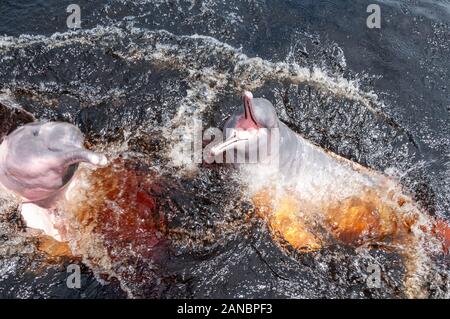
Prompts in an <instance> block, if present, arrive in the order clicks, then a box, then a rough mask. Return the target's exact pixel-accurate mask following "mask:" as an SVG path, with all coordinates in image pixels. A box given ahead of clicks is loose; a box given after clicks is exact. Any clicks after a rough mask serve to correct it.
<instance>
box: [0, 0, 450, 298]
mask: <svg viewBox="0 0 450 319" xmlns="http://www.w3.org/2000/svg"><path fill="white" fill-rule="evenodd" d="M72 2H73V1H65V0H64V1H60V0H58V1H56V0H51V1H43V0H39V1H32V2H31V1H9V0H8V1H2V3H1V4H0V34H4V35H7V36H13V37H18V36H20V35H23V34H28V35H35V36H36V35H43V36H45V37H44V38H33V40H32V41H30V40H26V39H24V40H23V42H21V43H19V42H17V43H15V44H13V45H5V44H4V43H5V42H3V41H5V40H8V39H7V38H4V39H3V41H1V42H0V58H1V60H2V67H1V68H0V85H1V88H2V89H3V90H6V89H9V92H10V95H12V96H13V97H14V98H15V99H16V100H17V101H18V102H19V103H20V104H21V105H23V107H24V108H25V109H26V110H27V111H28V112H30V113H31V114H33V115H34V116H35V117H36V118H38V119H47V120H64V121H69V122H72V123H74V124H77V125H78V126H79V127H80V128H81V129H82V130H83V132H84V133H85V134H86V135H87V136H88V140H89V143H91V144H92V145H96V144H100V147H104V148H117V149H118V150H117V152H116V153H115V154H117V153H123V152H133V153H134V154H139V155H140V156H145V157H146V159H147V160H150V161H152V162H153V163H154V165H155V167H163V168H164V169H162V170H161V174H162V175H163V176H164V177H165V178H167V179H168V180H170V185H172V186H171V188H170V191H168V192H167V197H170V200H171V201H172V202H173V207H172V208H171V211H170V214H172V216H173V218H171V219H170V222H169V224H168V231H167V236H168V237H169V239H170V240H169V243H170V244H169V246H168V247H166V248H165V249H166V253H167V255H166V257H165V259H164V260H163V261H158V262H157V263H156V265H155V264H152V267H156V269H157V271H156V273H159V274H161V277H164V278H171V280H170V281H166V282H165V284H166V285H167V286H166V287H165V289H162V291H160V292H159V295H158V296H159V297H168V298H176V297H231V298H233V297H276V298H283V297H354V298H364V297H366V298H383V297H403V296H404V292H403V290H402V276H403V273H404V271H405V270H404V266H403V264H402V260H401V256H399V254H398V253H396V252H384V251H381V250H380V251H378V250H373V251H370V252H366V253H363V254H361V253H359V252H356V251H355V250H354V249H351V248H349V247H342V246H340V245H336V246H333V247H330V248H329V249H327V250H326V251H321V252H319V253H314V254H306V255H298V254H296V253H295V252H285V251H283V250H281V249H280V248H279V246H278V245H277V244H276V243H275V242H274V241H273V240H272V238H271V237H270V234H269V232H268V231H267V229H266V228H265V226H264V225H263V223H262V222H261V221H258V220H257V219H255V218H251V216H248V214H247V211H248V210H249V204H248V203H247V202H245V201H242V200H241V195H240V194H239V192H237V191H236V190H237V189H238V188H239V185H238V184H237V182H236V181H234V180H233V179H230V176H232V175H233V170H232V169H231V168H229V167H224V166H217V165H216V166H210V165H202V166H201V167H200V169H199V171H198V172H197V174H196V175H194V176H193V177H192V176H179V174H178V173H179V172H178V170H177V169H176V168H172V167H170V166H168V165H167V158H166V154H165V153H164V152H165V150H167V149H168V148H170V147H171V146H172V144H173V143H174V141H172V140H171V139H167V137H166V136H164V132H165V131H164V129H161V127H162V128H174V127H177V126H178V125H181V124H183V123H181V124H180V123H178V122H173V121H172V119H173V118H174V117H175V116H176V114H177V111H178V108H179V107H180V105H188V109H187V111H186V114H185V115H186V117H191V116H193V114H194V113H195V110H196V109H197V108H200V107H205V109H204V110H203V111H202V112H201V119H202V120H203V121H204V124H205V125H211V126H221V125H222V123H223V121H224V119H225V118H226V116H227V115H228V114H230V112H231V111H233V110H234V108H235V107H236V106H237V105H238V103H239V97H238V94H239V92H240V91H241V90H242V89H243V88H248V87H249V86H250V87H251V83H257V84H254V94H255V96H264V97H266V98H268V99H270V100H271V101H273V102H274V104H275V106H276V108H277V110H278V112H279V114H280V115H281V117H282V119H283V120H284V121H285V122H287V123H288V125H289V126H290V127H292V128H293V129H294V130H296V131H297V132H299V133H302V134H303V135H305V136H306V137H308V138H309V139H310V140H312V141H313V142H315V143H317V144H319V145H321V146H322V147H325V148H327V149H330V150H332V151H334V152H336V153H338V154H340V155H343V156H345V157H347V158H350V159H352V160H355V161H357V162H360V163H362V164H365V165H368V166H370V167H373V168H375V169H379V170H386V169H392V168H395V169H396V170H398V171H399V172H401V174H400V175H401V177H402V182H403V183H404V184H405V185H406V186H407V187H408V188H409V189H410V190H411V192H412V193H413V194H414V195H415V197H416V199H417V200H419V201H420V202H421V203H422V204H423V205H424V206H425V207H426V208H427V209H428V211H430V212H431V213H433V214H436V215H439V216H442V217H444V218H447V219H448V218H449V215H448V213H449V208H450V204H449V198H450V196H449V194H450V181H449V178H450V175H449V159H448V150H449V146H450V145H449V143H450V140H449V138H448V136H450V135H449V134H450V115H449V107H450V104H449V101H450V88H449V87H448V83H449V82H450V81H449V80H450V75H449V71H448V69H449V65H450V58H449V57H450V47H449V46H450V44H449V39H450V2H448V1H436V2H434V1H380V2H378V3H380V5H381V7H382V19H383V20H382V28H381V29H380V30H374V29H373V30H371V29H368V28H367V27H366V26H365V20H366V17H367V15H368V14H367V13H366V7H367V5H368V4H369V3H371V1H358V2H357V3H355V2H354V1H313V0H311V1H245V2H242V1H200V0H195V1H194V0H193V1H181V0H180V1H162V0H161V1H159V0H158V1H141V0H136V1H119V0H110V1H104V2H103V3H101V2H100V1H95V2H93V1H77V4H79V5H80V7H81V9H82V30H84V31H86V30H87V31H86V32H85V33H83V32H84V31H81V32H79V33H76V34H73V35H68V36H67V37H65V36H61V38H48V37H49V36H51V35H52V34H53V33H55V32H66V31H67V28H66V25H65V23H66V17H67V13H66V12H65V10H66V7H67V5H68V4H71V3H72ZM97 26H100V27H99V28H98V29H97V31H95V32H94V31H89V30H91V29H93V28H95V27H97ZM108 26H109V28H106V27H108ZM159 30H166V31H168V33H167V32H160V31H159ZM194 34H199V35H207V36H211V37H213V38H215V39H216V40H217V41H218V42H217V43H215V42H213V40H211V39H209V40H205V39H201V38H195V37H189V36H191V35H194ZM183 36H186V37H183ZM67 38H68V39H76V41H74V42H70V41H66V40H65V39H67ZM9 40H10V39H9ZM83 40H85V41H83ZM33 41H35V42H34V43H31V42H33ZM225 44H227V45H229V46H231V47H228V46H227V45H225ZM161 48H162V49H161ZM235 48H237V49H235ZM155 52H156V53H163V54H162V55H161V56H158V55H152V54H153V53H155ZM240 53H243V54H245V55H246V56H247V57H249V58H252V57H260V58H262V59H264V60H266V61H270V62H296V63H297V65H299V66H300V67H305V68H307V69H313V68H314V67H318V68H320V69H322V70H326V72H327V73H329V74H331V75H332V76H336V77H345V78H347V79H350V80H352V79H354V80H358V81H359V82H360V88H361V89H360V91H361V92H363V93H367V92H370V91H373V92H374V93H376V94H377V95H378V99H376V100H375V102H374V101H371V103H370V105H369V106H370V107H371V108H372V109H373V110H372V111H370V110H369V109H368V107H367V105H365V104H364V103H363V102H361V101H357V100H355V99H352V97H351V96H350V95H349V94H335V93H333V92H330V91H329V90H327V89H326V88H325V89H323V88H321V87H318V85H317V83H314V82H313V81H305V82H302V83H300V84H299V83H294V81H293V80H292V79H293V78H289V77H285V78H281V77H280V78H276V77H274V76H263V75H261V72H260V71H259V70H258V69H257V67H259V66H260V65H259V64H257V63H256V62H255V61H252V62H248V63H249V65H250V66H248V65H247V66H246V64H244V66H242V65H240V66H239V67H237V65H239V63H240V59H241V57H239V54H240ZM164 54H166V56H165V55H164ZM252 63H253V64H252ZM251 88H252V89H253V87H251ZM203 104H204V105H203ZM189 106H190V107H192V109H189ZM374 110H375V111H376V112H373V111H374ZM2 112H6V111H2ZM3 114H5V113H3ZM0 118H1V119H2V121H3V122H2V125H6V124H7V123H9V124H8V125H13V124H12V123H13V122H14V123H15V122H17V121H21V120H22V121H23V115H19V116H17V115H14V114H13V115H11V116H10V117H8V116H2V117H0ZM393 123H394V124H393ZM130 133H131V134H130ZM125 136H126V137H127V138H128V143H127V145H126V147H125V148H123V147H122V148H121V146H120V145H122V143H123V141H124V140H125ZM118 145H119V146H118ZM173 185H175V186H173ZM2 207H5V206H4V205H2ZM0 216H1V220H0V225H1V226H0V231H1V233H0V235H1V236H0V251H1V252H2V253H1V254H0V283H1V284H0V296H2V297H8V298H9V297H71V298H84V297H91V298H121V297H125V296H126V293H125V292H124V291H123V290H122V289H120V286H119V282H118V280H117V279H108V281H110V284H108V285H101V284H99V281H97V280H96V279H95V276H94V274H93V272H92V270H90V269H89V268H87V267H85V266H83V277H82V288H81V289H80V290H72V289H68V288H67V287H66V285H65V278H66V273H65V266H66V265H67V264H68V263H71V262H74V261H71V260H65V259H63V260H57V261H54V262H53V264H50V265H47V264H46V263H45V262H43V259H44V257H43V256H42V255H41V254H40V253H39V252H36V251H35V250H34V249H33V248H32V243H31V239H29V238H24V237H23V236H22V235H21V233H20V231H21V230H23V225H21V222H20V220H19V219H18V218H17V214H14V211H13V212H12V213H6V212H5V213H3V214H1V215H0ZM249 217H250V218H249ZM138 259H139V258H138ZM373 261H376V263H378V264H380V265H381V266H382V269H383V274H384V277H383V278H384V279H383V289H378V290H373V289H368V288H367V286H366V283H365V280H364V278H365V275H366V269H367V265H368V264H369V263H371V262H373ZM75 262H77V263H79V264H82V263H81V261H79V260H76V261H75ZM133 262H137V261H136V260H134V261H133ZM139 262H141V264H140V267H143V269H144V270H145V269H146V268H145V267H146V265H147V264H146V263H147V262H148V263H149V264H150V263H151V262H153V261H150V260H139ZM446 263H448V260H445V259H443V260H442V259H439V260H436V261H435V268H436V269H434V270H433V271H432V275H431V276H434V277H433V278H435V280H430V284H429V285H428V287H427V289H428V292H429V294H430V296H432V297H443V296H445V294H447V296H448V280H447V281H445V279H442V278H445V276H448V268H445V267H446V266H445V265H446ZM36 274H37V275H36ZM97 276H100V275H98V274H97ZM100 277H102V276H100ZM436 278H438V279H436ZM103 279H105V278H103ZM134 279H135V278H134ZM134 279H133V280H134ZM133 280H130V281H129V282H127V284H130V282H132V281H133ZM155 280H156V279H155ZM122 285H123V283H122ZM154 285H155V282H149V283H148V285H146V284H145V283H143V284H139V285H132V284H131V288H130V286H129V285H128V288H130V289H132V290H133V289H134V291H133V293H134V295H135V296H139V297H155V294H154V290H152V289H151V287H153V286H154Z"/></svg>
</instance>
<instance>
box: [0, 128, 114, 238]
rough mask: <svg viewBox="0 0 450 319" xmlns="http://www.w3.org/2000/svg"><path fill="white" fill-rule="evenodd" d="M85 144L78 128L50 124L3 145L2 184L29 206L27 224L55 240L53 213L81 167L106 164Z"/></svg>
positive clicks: (17, 132) (16, 135)
mask: <svg viewBox="0 0 450 319" xmlns="http://www.w3.org/2000/svg"><path fill="white" fill-rule="evenodd" d="M83 142H84V137H83V134H82V133H81V131H80V130H79V129H78V128H77V127H76V126H74V125H72V124H68V123H57V122H49V123H30V124H26V125H24V126H22V127H20V128H18V129H16V130H15V131H13V132H12V133H11V134H10V135H8V136H7V137H5V138H4V140H3V142H2V144H1V145H0V183H1V184H2V185H3V186H4V187H5V188H7V189H8V190H10V191H12V192H13V193H15V194H16V195H18V196H20V197H21V198H22V199H23V203H24V204H27V205H28V206H26V207H25V205H23V207H22V212H23V213H24V214H25V216H24V218H25V220H26V221H27V219H28V220H29V221H31V224H33V225H41V226H38V227H36V228H39V229H41V230H44V232H46V233H47V234H49V235H51V236H53V237H55V238H56V237H57V236H55V234H54V232H52V231H49V229H52V226H53V225H50V224H51V223H52V221H53V219H54V218H52V216H51V211H50V210H51V209H52V208H54V207H55V205H56V203H57V201H58V199H59V198H60V197H61V195H62V194H64V191H65V189H66V188H67V186H68V185H69V184H70V182H71V181H72V177H73V176H74V174H75V171H76V169H77V167H78V163H80V162H86V163H90V164H92V165H95V166H104V165H106V164H107V159H106V157H105V156H103V155H102V154H97V153H94V152H91V151H88V150H86V149H84V147H83ZM28 203H32V204H33V205H32V206H33V207H34V208H33V209H30V204H28ZM25 208H26V209H25ZM46 214H47V215H46ZM27 225H28V226H30V225H29V223H28V222H27ZM42 225H43V226H42ZM30 227H32V226H30Z"/></svg>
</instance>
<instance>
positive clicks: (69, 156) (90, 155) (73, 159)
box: [59, 149, 108, 167]
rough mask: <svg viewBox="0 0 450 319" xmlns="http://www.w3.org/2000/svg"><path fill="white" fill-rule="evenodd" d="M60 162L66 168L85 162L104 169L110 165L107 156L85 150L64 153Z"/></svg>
mask: <svg viewBox="0 0 450 319" xmlns="http://www.w3.org/2000/svg"><path fill="white" fill-rule="evenodd" d="M59 160H60V161H61V162H62V163H63V165H64V166H65V167H67V166H70V165H72V164H76V163H80V162H85V163H90V164H92V165H95V166H99V167H103V166H106V165H107V164H108V160H107V158H106V156H104V155H103V154H98V153H95V152H91V151H88V150H85V149H76V150H71V151H68V152H66V153H64V154H63V155H62V156H61V157H60V158H59Z"/></svg>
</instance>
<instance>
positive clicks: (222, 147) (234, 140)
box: [211, 136, 247, 156]
mask: <svg viewBox="0 0 450 319" xmlns="http://www.w3.org/2000/svg"><path fill="white" fill-rule="evenodd" d="M246 141H247V139H242V138H238V137H236V136H232V137H230V138H228V139H226V140H225V142H223V143H220V144H217V145H216V146H214V147H212V148H211V155H212V156H217V155H219V154H222V153H223V152H225V151H227V150H229V149H232V148H234V147H235V146H236V145H237V144H239V143H241V142H246Z"/></svg>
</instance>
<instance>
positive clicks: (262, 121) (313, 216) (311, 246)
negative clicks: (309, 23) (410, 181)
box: [211, 92, 450, 251]
mask: <svg viewBox="0 0 450 319" xmlns="http://www.w3.org/2000/svg"><path fill="white" fill-rule="evenodd" d="M225 130H226V133H227V134H226V135H227V139H226V140H225V141H224V142H223V143H221V144H218V145H215V146H214V147H212V148H211V154H212V155H213V156H219V155H220V154H221V153H223V152H229V151H232V152H234V154H235V157H236V156H239V157H240V158H245V160H248V158H250V157H252V152H259V150H260V149H261V148H267V149H268V151H267V152H262V153H258V162H257V165H245V166H244V168H246V169H247V168H248V169H250V171H249V173H250V174H251V175H250V176H251V178H250V179H249V186H250V188H251V191H250V193H251V197H252V199H253V202H254V204H255V206H256V208H257V211H265V213H263V214H262V215H263V216H264V217H266V218H267V219H268V220H269V224H270V226H271V228H272V230H274V231H275V233H277V235H281V237H283V238H284V240H286V241H287V242H289V243H290V244H291V245H292V246H294V247H295V248H299V249H304V250H306V251H311V250H315V249H319V248H320V247H322V246H323V240H322V239H321V238H319V237H320V236H316V233H317V232H316V231H314V230H312V229H316V230H317V229H318V228H321V229H323V227H322V226H324V227H325V228H326V230H327V232H331V233H333V234H334V235H335V237H337V238H338V239H340V240H342V241H343V242H346V243H352V244H357V245H359V244H363V243H367V242H370V241H372V242H379V241H381V240H383V239H385V238H388V237H389V238H391V237H394V238H402V240H403V239H404V238H406V237H407V236H408V234H410V233H411V232H412V228H413V227H415V228H416V229H419V228H420V229H422V228H424V227H425V226H424V225H420V224H421V223H426V224H427V225H428V226H426V227H428V231H427V233H428V234H431V233H436V234H438V235H439V236H438V237H440V239H441V242H442V241H443V242H444V246H446V249H448V246H449V243H450V236H449V233H450V228H449V227H448V226H447V224H446V223H445V222H435V221H431V222H427V221H429V220H431V219H430V218H428V217H426V218H422V217H420V216H425V215H426V214H422V210H421V209H420V208H419V207H418V206H417V205H416V204H415V203H414V201H413V200H412V199H411V198H410V197H409V196H408V195H405V194H404V193H403V192H402V189H401V186H400V185H399V183H398V182H396V181H395V180H394V179H392V178H390V177H388V176H385V175H383V174H381V173H378V172H376V171H373V170H371V169H368V168H366V167H363V166H362V165H359V164H357V163H354V162H352V161H350V160H347V159H345V158H343V157H340V156H338V155H336V154H333V153H331V152H328V151H325V150H323V149H321V148H320V147H318V146H315V145H313V144H312V143H310V142H309V141H307V140H306V139H304V138H303V137H301V136H300V135H299V134H297V133H295V132H294V131H292V130H291V129H290V128H289V127H287V126H286V125H285V124H284V123H282V122H281V121H280V120H279V119H278V117H277V114H276V111H275V108H274V107H273V105H272V104H271V103H270V102H269V101H268V100H266V99H261V98H255V99H253V95H252V93H250V92H245V93H244V96H243V109H242V108H241V109H239V110H238V111H236V112H235V113H234V114H233V115H232V116H231V117H230V118H229V119H228V120H227V121H226V123H225ZM270 131H276V132H277V134H271V132H270ZM216 158H217V157H216ZM227 158H228V156H227ZM253 158H254V156H253ZM266 172H270V174H274V175H275V184H277V185H280V184H281V185H282V186H283V187H282V188H283V189H287V190H288V191H287V192H286V191H282V192H281V195H279V194H278V195H277V192H278V190H277V189H279V188H277V186H274V185H273V184H274V183H273V181H274V179H273V176H270V175H267V174H266ZM265 174H266V175H265ZM261 175H262V176H263V177H262V178H261V177H260V176H261ZM270 177H271V178H272V179H270ZM267 189H270V190H269V191H267ZM258 206H259V207H258ZM268 206H270V207H269V208H268V209H267V207H268ZM261 207H264V209H261ZM308 218H309V220H308ZM423 221H425V222H423ZM318 223H319V224H320V226H319V227H316V226H317V224H318ZM311 225H313V226H311ZM419 225H420V226H419ZM442 225H443V226H442ZM321 237H322V238H324V237H327V236H321ZM411 241H412V240H411Z"/></svg>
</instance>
